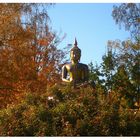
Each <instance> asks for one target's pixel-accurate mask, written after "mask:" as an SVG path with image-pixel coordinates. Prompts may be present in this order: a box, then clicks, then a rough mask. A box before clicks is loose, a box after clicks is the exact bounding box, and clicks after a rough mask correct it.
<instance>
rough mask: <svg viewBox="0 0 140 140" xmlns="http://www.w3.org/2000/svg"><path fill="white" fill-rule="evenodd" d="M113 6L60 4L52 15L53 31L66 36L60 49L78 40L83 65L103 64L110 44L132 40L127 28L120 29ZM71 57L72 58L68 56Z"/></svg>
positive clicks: (53, 8) (50, 9)
mask: <svg viewBox="0 0 140 140" xmlns="http://www.w3.org/2000/svg"><path fill="white" fill-rule="evenodd" d="M113 5H114V4H113V3H99V4H98V3H77V4H76V3H73V4H72V3H69V4H68V3H65V4H64V3H56V4H55V5H54V6H52V7H50V8H49V10H48V14H49V16H50V19H51V23H50V26H51V27H52V29H53V31H56V32H58V33H59V32H62V33H61V36H62V35H63V34H65V33H66V37H65V39H64V40H63V41H62V42H61V43H60V44H59V46H58V47H59V48H63V47H65V46H67V44H73V43H74V39H75V37H76V38H77V41H78V47H79V48H80V49H81V50H82V56H81V61H80V62H81V63H86V64H89V63H90V62H91V61H92V62H93V63H94V64H95V63H96V62H97V63H98V64H99V63H100V62H101V61H102V56H103V55H104V54H105V50H106V46H107V41H108V40H116V39H120V40H125V39H127V38H129V37H130V35H129V32H126V31H125V30H124V28H123V27H122V29H121V30H120V29H119V26H118V25H116V24H115V21H114V20H113V18H112V16H111V13H112V9H113ZM68 57H69V56H68Z"/></svg>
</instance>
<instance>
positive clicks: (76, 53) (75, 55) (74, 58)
mask: <svg viewBox="0 0 140 140" xmlns="http://www.w3.org/2000/svg"><path fill="white" fill-rule="evenodd" d="M80 57H81V52H79V51H77V50H73V51H71V52H70V58H71V61H72V62H74V63H78V62H79V61H80Z"/></svg>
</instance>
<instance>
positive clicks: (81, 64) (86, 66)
mask: <svg viewBox="0 0 140 140" xmlns="http://www.w3.org/2000/svg"><path fill="white" fill-rule="evenodd" d="M79 65H80V66H82V67H84V68H88V65H86V64H83V63H79Z"/></svg>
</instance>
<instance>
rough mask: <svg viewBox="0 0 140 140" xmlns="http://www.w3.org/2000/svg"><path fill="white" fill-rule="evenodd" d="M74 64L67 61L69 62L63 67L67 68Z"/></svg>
mask: <svg viewBox="0 0 140 140" xmlns="http://www.w3.org/2000/svg"><path fill="white" fill-rule="evenodd" d="M71 66H72V64H71V63H67V64H65V65H63V68H65V67H66V68H67V67H71Z"/></svg>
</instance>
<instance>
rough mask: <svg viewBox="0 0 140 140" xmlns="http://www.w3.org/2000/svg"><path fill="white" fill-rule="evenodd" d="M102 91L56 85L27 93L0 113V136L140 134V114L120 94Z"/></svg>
mask: <svg viewBox="0 0 140 140" xmlns="http://www.w3.org/2000/svg"><path fill="white" fill-rule="evenodd" d="M100 88H101V87H98V88H97V89H96V91H95V89H92V88H91V87H90V86H89V87H87V88H80V89H73V87H72V86H71V85H67V86H64V85H55V86H53V87H51V88H50V89H48V91H47V92H46V93H44V94H41V95H39V94H37V93H28V94H26V96H25V98H24V100H23V101H22V102H21V103H20V104H17V105H10V106H9V107H8V108H7V109H3V110H1V111H0V135H1V136H121V135H129V136H130V135H131V136H133V135H139V129H138V128H139V120H140V113H139V112H138V111H137V110H135V111H132V110H128V106H127V104H126V100H125V98H122V97H120V96H119V94H118V93H116V92H110V93H109V94H108V95H105V94H104V93H103V90H102V89H100ZM50 104H51V105H50ZM130 130H131V131H130Z"/></svg>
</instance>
